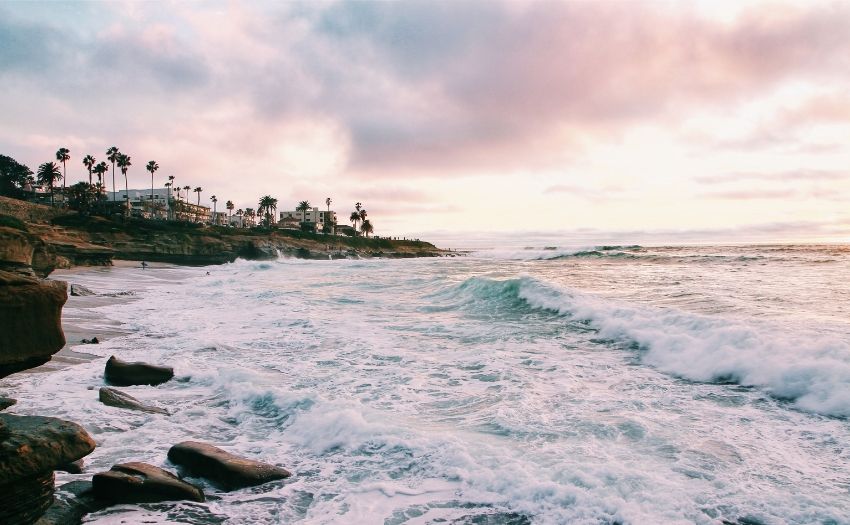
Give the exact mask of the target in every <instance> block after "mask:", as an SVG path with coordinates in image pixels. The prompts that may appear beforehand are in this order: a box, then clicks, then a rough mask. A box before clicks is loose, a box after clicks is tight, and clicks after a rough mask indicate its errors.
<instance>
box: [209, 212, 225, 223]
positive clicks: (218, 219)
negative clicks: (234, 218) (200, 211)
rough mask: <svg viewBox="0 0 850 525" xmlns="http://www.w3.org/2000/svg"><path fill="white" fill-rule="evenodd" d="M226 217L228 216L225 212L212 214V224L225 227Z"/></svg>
mask: <svg viewBox="0 0 850 525" xmlns="http://www.w3.org/2000/svg"><path fill="white" fill-rule="evenodd" d="M227 216H228V212H226V211H217V212H213V215H212V223H213V224H215V225H216V226H227V224H228V221H227Z"/></svg>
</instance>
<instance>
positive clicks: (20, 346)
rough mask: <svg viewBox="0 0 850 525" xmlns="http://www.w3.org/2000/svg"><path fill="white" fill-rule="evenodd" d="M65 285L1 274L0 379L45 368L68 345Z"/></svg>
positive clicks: (60, 282)
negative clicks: (64, 322) (63, 318)
mask: <svg viewBox="0 0 850 525" xmlns="http://www.w3.org/2000/svg"><path fill="white" fill-rule="evenodd" d="M67 299H68V294H67V285H66V284H65V283H64V282H62V281H45V280H40V279H37V278H35V277H27V276H25V275H21V274H18V273H11V272H5V271H2V270H0V377H5V376H7V375H9V374H12V373H14V372H18V371H21V370H26V369H27V368H33V367H36V366H39V365H42V364H44V363H46V362H47V361H49V360H50V356H52V355H53V354H55V353H56V352H58V351H59V350H60V349H61V348H62V347H63V346H64V345H65V335H64V334H63V333H62V322H61V316H62V305H64V304H65V301H66V300H67Z"/></svg>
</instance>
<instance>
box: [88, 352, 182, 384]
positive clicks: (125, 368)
mask: <svg viewBox="0 0 850 525" xmlns="http://www.w3.org/2000/svg"><path fill="white" fill-rule="evenodd" d="M104 377H105V378H106V382H107V383H109V384H112V385H116V386H133V385H159V384H161V383H165V382H166V381H168V380H170V379H171V378H172V377H174V369H173V368H171V367H170V366H157V365H151V364H148V363H142V362H133V363H128V362H126V361H122V360H120V359H118V358H117V357H115V356H111V357H110V358H109V360H108V361H107V362H106V369H105V371H104Z"/></svg>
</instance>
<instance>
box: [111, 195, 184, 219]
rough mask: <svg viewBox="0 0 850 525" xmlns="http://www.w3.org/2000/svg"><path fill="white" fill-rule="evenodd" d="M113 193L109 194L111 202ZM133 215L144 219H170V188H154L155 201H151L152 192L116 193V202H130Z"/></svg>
mask: <svg viewBox="0 0 850 525" xmlns="http://www.w3.org/2000/svg"><path fill="white" fill-rule="evenodd" d="M111 193H112V192H109V193H108V194H107V197H109V198H110V200H111V197H112V195H111ZM128 197H129V205H130V209H131V210H132V213H133V214H134V215H140V216H142V217H156V218H158V219H164V218H166V217H168V213H169V203H168V188H154V190H153V199H151V190H150V189H145V190H133V189H131V190H127V191H124V190H118V191H116V192H115V200H116V201H118V202H128Z"/></svg>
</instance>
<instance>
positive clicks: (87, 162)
mask: <svg viewBox="0 0 850 525" xmlns="http://www.w3.org/2000/svg"><path fill="white" fill-rule="evenodd" d="M95 162H96V161H95V160H94V157H92V156H91V155H86V156H85V157H83V166H85V167H86V169H88V170H89V186H91V172H92V168H93V167H94V163H95Z"/></svg>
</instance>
